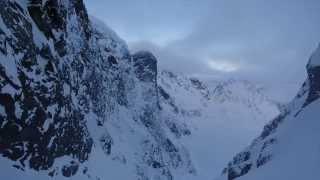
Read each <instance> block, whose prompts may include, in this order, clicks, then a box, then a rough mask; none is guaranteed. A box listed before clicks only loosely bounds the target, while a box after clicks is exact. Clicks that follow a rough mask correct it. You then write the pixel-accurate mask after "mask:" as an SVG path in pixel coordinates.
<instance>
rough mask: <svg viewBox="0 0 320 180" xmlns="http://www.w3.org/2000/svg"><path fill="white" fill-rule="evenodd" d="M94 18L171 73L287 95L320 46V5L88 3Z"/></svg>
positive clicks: (315, 1)
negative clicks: (239, 83)
mask: <svg viewBox="0 0 320 180" xmlns="http://www.w3.org/2000/svg"><path fill="white" fill-rule="evenodd" d="M86 3H87V6H88V9H89V12H90V13H91V14H93V15H94V16H97V17H98V18H100V19H102V20H103V21H105V22H106V24H108V25H109V26H111V28H113V29H115V31H117V32H118V34H119V35H120V36H121V37H123V38H124V39H125V40H126V41H127V42H128V44H129V46H130V48H131V49H132V50H133V51H136V50H140V49H147V50H150V51H152V52H153V53H154V54H155V55H156V56H157V57H158V59H159V65H160V67H161V68H163V69H169V70H172V71H177V72H182V73H185V74H188V75H197V76H200V77H205V78H229V77H232V78H238V79H247V80H250V81H255V82H259V83H262V84H266V86H268V87H271V89H272V91H274V92H279V94H278V96H285V95H286V96H287V98H290V96H292V94H290V95H287V94H288V93H287V92H286V90H285V88H287V87H290V89H293V90H292V92H295V91H296V88H298V87H299V85H300V84H301V83H302V81H303V80H304V78H305V68H304V67H305V64H306V63H307V60H308V57H309V56H310V54H311V52H312V51H313V50H314V49H315V47H316V46H317V44H318V43H319V42H320V33H319V32H320V23H319V20H320V1H319V0H306V1H301V0H282V1H278V0H269V1H263V0H243V1H232V0H202V1H194V0H187V1H185V0H163V1H155V0H151V1H150V0H136V1H132V0H118V1H101V0H87V2H86ZM284 99H285V98H284Z"/></svg>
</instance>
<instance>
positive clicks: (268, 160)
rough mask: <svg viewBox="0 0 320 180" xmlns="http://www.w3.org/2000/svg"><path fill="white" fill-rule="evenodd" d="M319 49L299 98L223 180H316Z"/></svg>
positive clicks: (231, 166) (237, 158)
mask: <svg viewBox="0 0 320 180" xmlns="http://www.w3.org/2000/svg"><path fill="white" fill-rule="evenodd" d="M319 51H320V49H319V48H318V49H317V50H316V51H315V52H314V53H313V55H312V56H311V58H310V61H309V64H308V65H307V72H308V79H307V80H306V81H305V83H304V84H303V86H302V88H301V89H300V91H299V93H298V95H297V96H296V98H295V99H294V100H293V101H292V102H291V103H290V104H288V105H287V107H286V108H285V110H284V111H283V112H282V113H281V114H280V115H279V116H278V117H277V118H275V119H274V120H272V121H271V122H269V123H268V124H267V125H266V126H265V127H264V129H263V132H262V133H261V135H260V136H259V137H258V138H256V139H255V140H254V141H253V142H252V144H251V145H250V146H249V147H247V148H246V149H245V150H244V151H242V152H241V153H239V154H238V155H236V156H235V157H234V158H233V160H232V161H231V162H230V163H229V164H228V167H227V168H225V169H224V171H223V175H222V177H220V178H218V179H219V180H220V179H221V180H222V179H228V180H233V179H241V180H253V179H259V180H264V179H266V180H267V179H291V180H301V179H315V178H316V177H318V175H317V172H318V171H319V170H320V169H319V162H320V154H319V147H320V143H319V142H317V140H315V139H316V138H317V137H319V135H320V134H319V132H320V131H319V128H320V124H319V121H318V120H319V117H320V111H319V108H320V102H319V97H320V94H319V92H320V88H319V87H320V65H319V62H320V57H319V56H318V54H319Z"/></svg>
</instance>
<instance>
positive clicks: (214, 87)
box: [158, 71, 279, 179]
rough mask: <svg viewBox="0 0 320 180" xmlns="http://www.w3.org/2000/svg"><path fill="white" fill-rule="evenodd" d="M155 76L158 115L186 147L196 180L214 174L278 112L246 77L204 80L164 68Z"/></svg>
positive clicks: (261, 91)
mask: <svg viewBox="0 0 320 180" xmlns="http://www.w3.org/2000/svg"><path fill="white" fill-rule="evenodd" d="M158 78H159V80H158V84H159V93H160V99H161V100H160V107H161V109H162V112H163V113H162V114H161V115H162V117H163V119H164V121H165V123H166V125H167V126H168V130H170V131H171V132H173V134H174V135H175V136H176V137H177V138H178V140H179V141H180V143H182V144H183V145H184V146H185V147H186V148H187V149H188V151H189V152H190V157H191V159H192V160H193V162H194V165H195V169H196V173H197V177H198V178H199V179H211V178H212V174H218V173H219V169H222V168H223V165H224V163H225V161H227V160H228V158H229V157H230V156H232V155H233V154H235V153H236V152H237V151H235V150H236V149H242V148H244V147H245V146H247V145H248V143H249V141H248V140H249V139H252V138H253V137H254V135H255V134H256V133H258V132H259V129H260V128H261V127H263V125H264V124H265V123H266V122H267V121H268V120H269V119H270V118H273V117H275V116H276V115H277V114H278V113H279V108H278V106H277V104H276V103H274V102H273V101H271V100H269V99H268V98H267V97H266V96H265V95H264V94H263V90H262V89H261V88H260V87H258V86H256V85H254V84H251V83H249V82H247V81H235V80H227V81H220V82H215V83H205V82H203V81H200V80H199V79H196V78H188V77H185V76H182V75H177V74H174V73H172V72H168V71H162V72H161V73H160V75H159V77H158ZM193 179H195V178H193Z"/></svg>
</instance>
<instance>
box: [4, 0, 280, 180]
mask: <svg viewBox="0 0 320 180" xmlns="http://www.w3.org/2000/svg"><path fill="white" fill-rule="evenodd" d="M0 7H1V8H0V155H1V157H0V166H1V173H0V179H14V180H19V179H33V180H37V179H39V180H45V179H51V178H54V179H59V180H60V179H77V180H82V179H86V180H87V179H94V180H98V179H100V180H103V179H123V180H126V179H128V180H129V179H130V180H149V179H150V180H151V179H156V180H172V179H185V180H186V179H197V178H199V179H203V178H211V176H212V173H213V171H212V168H216V167H217V169H218V168H220V166H221V165H222V163H223V162H225V161H226V158H227V157H229V156H231V155H232V154H234V153H235V152H236V151H237V150H238V149H240V148H242V147H244V146H245V145H246V144H247V143H248V139H249V138H252V136H253V135H254V134H255V133H256V131H257V129H259V127H260V126H262V124H264V123H265V122H266V120H267V119H270V118H272V117H273V116H275V115H276V114H277V113H278V107H277V105H276V104H275V103H273V102H272V101H270V100H269V99H268V98H266V97H265V96H264V95H263V93H262V92H261V90H260V89H259V88H257V87H255V86H254V85H252V84H250V83H248V82H240V81H227V82H219V83H217V84H215V85H206V83H204V82H202V81H200V80H198V79H196V78H187V77H184V76H181V75H175V74H173V73H171V72H167V71H161V72H158V68H157V59H156V58H155V57H154V56H153V55H152V54H151V53H149V52H145V51H140V52H137V53H134V54H132V53H131V52H130V51H129V50H128V47H127V45H126V43H125V42H124V41H123V40H122V39H121V38H119V37H118V36H117V35H116V33H115V32H113V31H112V30H111V29H110V28H108V27H107V26H105V25H104V24H103V23H102V22H100V21H99V20H97V19H95V18H93V17H89V16H88V15H87V11H86V9H85V7H84V4H83V2H82V1H81V0H63V1H56V0H1V1H0Z"/></svg>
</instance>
